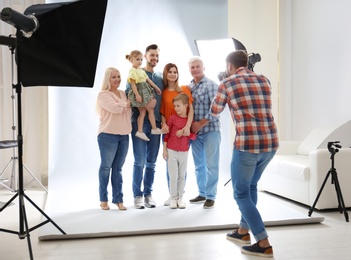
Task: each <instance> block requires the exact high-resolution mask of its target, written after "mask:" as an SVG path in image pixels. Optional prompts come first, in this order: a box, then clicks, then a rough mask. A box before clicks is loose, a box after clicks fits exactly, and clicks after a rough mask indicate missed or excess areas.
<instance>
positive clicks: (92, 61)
mask: <svg viewBox="0 0 351 260" xmlns="http://www.w3.org/2000/svg"><path fill="white" fill-rule="evenodd" d="M106 7H107V0H85V1H77V2H65V3H56V4H42V5H40V4H39V5H32V6H30V7H29V8H27V9H26V10H25V12H24V14H25V15H34V16H35V17H36V19H37V20H38V22H39V27H38V29H37V30H36V31H35V32H34V33H33V35H32V36H31V37H29V38H27V37H26V36H24V35H23V34H22V32H21V31H20V30H18V31H17V35H16V36H17V51H16V55H17V66H18V73H19V80H20V82H21V83H22V85H23V86H24V87H27V86H77V87H93V85H94V79H95V72H96V65H97V60H98V55H99V49H100V40H101V34H102V30H103V25H104V20H105V13H106Z"/></svg>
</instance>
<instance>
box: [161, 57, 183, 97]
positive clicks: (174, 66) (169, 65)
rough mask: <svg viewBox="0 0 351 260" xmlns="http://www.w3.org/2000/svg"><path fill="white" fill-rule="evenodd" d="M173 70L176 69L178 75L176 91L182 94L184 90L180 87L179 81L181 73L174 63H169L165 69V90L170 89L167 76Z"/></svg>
mask: <svg viewBox="0 0 351 260" xmlns="http://www.w3.org/2000/svg"><path fill="white" fill-rule="evenodd" d="M171 68H175V69H176V71H177V74H178V77H177V80H176V81H175V86H176V87H175V90H176V91H177V92H178V93H179V92H182V89H181V88H180V87H179V85H178V79H179V72H178V67H177V65H175V64H174V63H168V64H166V66H165V67H164V69H163V85H164V87H165V88H168V85H169V84H168V80H167V74H168V72H169V70H170V69H171Z"/></svg>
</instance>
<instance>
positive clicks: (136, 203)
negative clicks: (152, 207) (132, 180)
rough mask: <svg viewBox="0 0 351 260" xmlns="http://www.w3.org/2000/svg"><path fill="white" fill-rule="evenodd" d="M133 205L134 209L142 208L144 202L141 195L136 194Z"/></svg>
mask: <svg viewBox="0 0 351 260" xmlns="http://www.w3.org/2000/svg"><path fill="white" fill-rule="evenodd" d="M134 206H135V208H136V209H144V208H145V206H144V202H143V197H141V196H136V197H135V198H134Z"/></svg>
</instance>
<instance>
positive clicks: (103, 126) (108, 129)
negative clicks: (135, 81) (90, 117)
mask: <svg viewBox="0 0 351 260" xmlns="http://www.w3.org/2000/svg"><path fill="white" fill-rule="evenodd" d="M118 93H119V94H120V95H121V98H119V97H118V96H117V95H115V94H114V93H112V92H110V91H108V90H103V91H100V92H99V94H98V98H97V100H98V105H99V106H100V108H101V110H100V125H99V129H98V134H100V133H102V132H103V133H107V134H118V135H127V134H130V133H131V132H132V123H131V114H132V109H131V107H130V106H129V107H127V102H128V99H127V96H126V94H125V93H124V91H122V90H118Z"/></svg>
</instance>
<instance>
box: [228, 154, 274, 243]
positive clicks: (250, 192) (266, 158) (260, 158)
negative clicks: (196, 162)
mask: <svg viewBox="0 0 351 260" xmlns="http://www.w3.org/2000/svg"><path fill="white" fill-rule="evenodd" d="M274 155H275V151H274V152H266V153H248V152H243V151H239V150H235V149H234V150H233V156H232V162H231V177H232V185H233V190H234V199H235V200H236V203H237V204H238V206H239V210H240V212H241V220H240V227H241V228H244V229H247V230H250V229H251V231H252V234H253V235H254V237H255V239H256V241H260V240H262V239H265V238H267V237H268V234H267V232H266V230H265V227H264V224H263V221H262V218H261V215H260V213H259V212H258V210H257V208H256V205H257V183H258V181H259V180H260V178H261V175H262V173H263V171H264V169H265V168H266V166H267V164H268V163H269V162H270V160H272V158H273V156H274Z"/></svg>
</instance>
